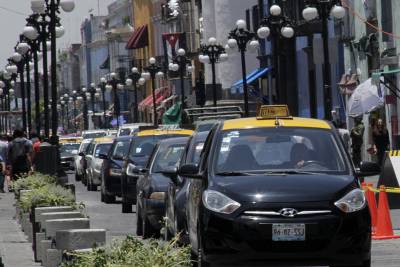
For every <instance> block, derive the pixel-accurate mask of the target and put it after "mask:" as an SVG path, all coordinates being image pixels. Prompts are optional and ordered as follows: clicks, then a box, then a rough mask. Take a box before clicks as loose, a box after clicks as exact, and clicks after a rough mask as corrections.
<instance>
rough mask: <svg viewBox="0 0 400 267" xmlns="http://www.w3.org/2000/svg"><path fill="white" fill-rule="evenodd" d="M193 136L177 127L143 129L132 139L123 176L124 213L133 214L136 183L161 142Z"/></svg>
mask: <svg viewBox="0 0 400 267" xmlns="http://www.w3.org/2000/svg"><path fill="white" fill-rule="evenodd" d="M192 134H193V131H192V130H187V129H180V128H177V127H175V126H159V127H158V128H154V127H148V126H147V127H146V126H145V127H141V128H140V129H139V132H137V133H136V134H135V136H134V137H133V138H132V142H131V144H130V148H129V152H128V156H127V157H126V159H125V162H124V165H123V171H122V176H121V197H122V212H123V213H128V212H132V205H133V204H136V182H137V180H138V179H139V177H140V175H141V169H143V168H144V167H145V166H146V165H147V161H148V160H149V158H150V155H151V153H152V152H153V150H154V147H155V146H156V144H157V143H158V142H159V141H160V140H165V139H169V138H174V137H185V136H190V135H192Z"/></svg>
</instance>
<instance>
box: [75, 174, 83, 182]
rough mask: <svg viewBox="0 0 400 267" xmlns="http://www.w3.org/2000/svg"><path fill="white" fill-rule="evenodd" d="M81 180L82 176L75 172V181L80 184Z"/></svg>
mask: <svg viewBox="0 0 400 267" xmlns="http://www.w3.org/2000/svg"><path fill="white" fill-rule="evenodd" d="M81 180H82V176H81V175H79V174H78V173H77V172H75V181H76V182H79V181H81Z"/></svg>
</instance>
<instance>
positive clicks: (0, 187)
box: [0, 135, 8, 193]
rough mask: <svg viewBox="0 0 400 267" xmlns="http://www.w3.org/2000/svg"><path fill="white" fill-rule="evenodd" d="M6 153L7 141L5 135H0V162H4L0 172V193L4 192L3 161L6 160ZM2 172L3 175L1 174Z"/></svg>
mask: <svg viewBox="0 0 400 267" xmlns="http://www.w3.org/2000/svg"><path fill="white" fill-rule="evenodd" d="M7 155H8V141H7V136H5V135H1V136H0V158H1V164H4V166H2V167H3V168H2V170H1V172H0V176H3V177H0V193H4V182H5V173H6V168H5V163H6V162H7V158H8V157H7ZM3 174H4V175H3Z"/></svg>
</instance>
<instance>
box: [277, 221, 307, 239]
mask: <svg viewBox="0 0 400 267" xmlns="http://www.w3.org/2000/svg"><path fill="white" fill-rule="evenodd" d="M304 240H306V226H305V224H293V223H282V224H272V241H304Z"/></svg>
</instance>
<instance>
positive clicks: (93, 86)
mask: <svg viewBox="0 0 400 267" xmlns="http://www.w3.org/2000/svg"><path fill="white" fill-rule="evenodd" d="M88 92H89V93H90V99H91V104H92V111H93V113H94V112H95V104H96V103H95V100H96V99H95V95H96V84H94V83H91V84H90V88H89V89H88Z"/></svg>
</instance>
